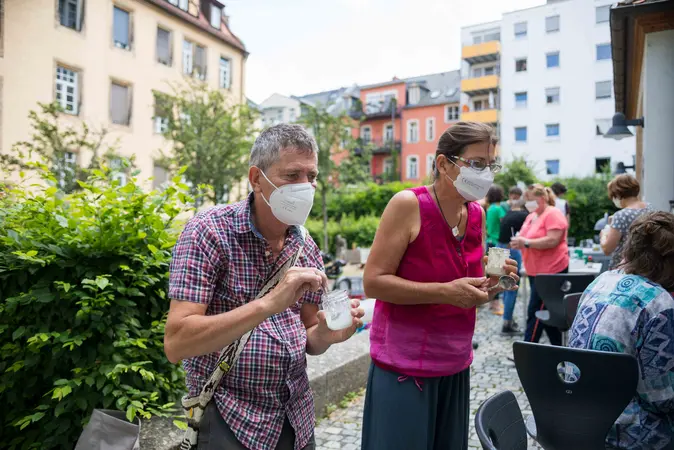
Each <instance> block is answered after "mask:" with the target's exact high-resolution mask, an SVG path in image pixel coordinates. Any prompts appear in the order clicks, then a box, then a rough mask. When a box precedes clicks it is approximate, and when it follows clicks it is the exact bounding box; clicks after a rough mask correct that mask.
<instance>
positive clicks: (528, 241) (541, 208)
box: [510, 184, 569, 345]
mask: <svg viewBox="0 0 674 450" xmlns="http://www.w3.org/2000/svg"><path fill="white" fill-rule="evenodd" d="M525 198H526V203H525V204H524V205H525V207H526V209H527V210H528V211H529V213H530V214H529V215H528V216H527V218H526V220H525V221H524V225H522V229H521V230H520V233H519V235H518V236H515V237H514V238H513V239H512V240H511V241H510V246H511V247H512V248H514V249H519V250H522V262H523V265H524V267H525V268H526V273H527V276H528V277H529V281H530V283H529V284H530V285H531V297H530V300H529V309H528V311H527V329H526V332H525V333H524V340H526V341H528V342H538V341H539V340H540V338H541V334H542V333H543V330H545V332H546V333H547V334H548V338H550V343H551V344H552V345H561V344H562V335H561V332H560V331H559V330H558V329H557V328H554V327H549V326H547V325H544V324H543V323H541V322H540V321H539V320H538V319H537V318H536V311H539V310H543V309H545V305H544V304H543V300H542V299H541V297H540V296H539V295H538V292H536V283H535V281H536V276H538V275H539V274H554V273H566V272H568V270H569V248H568V246H567V244H566V237H567V232H568V230H569V222H568V221H567V220H566V217H565V216H564V213H562V212H561V211H560V210H559V209H557V208H555V197H554V194H553V193H552V191H550V189H549V188H546V187H544V186H542V185H540V184H534V185H533V186H530V187H529V189H528V190H527V192H526V193H525Z"/></svg>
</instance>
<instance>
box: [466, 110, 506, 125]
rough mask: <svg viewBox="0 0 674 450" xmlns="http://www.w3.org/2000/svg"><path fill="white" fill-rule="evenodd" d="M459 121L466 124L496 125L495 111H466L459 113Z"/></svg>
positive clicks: (496, 113) (496, 115)
mask: <svg viewBox="0 0 674 450" xmlns="http://www.w3.org/2000/svg"><path fill="white" fill-rule="evenodd" d="M461 120H463V121H466V122H483V123H497V122H498V110H497V109H482V110H480V111H468V112H462V113H461Z"/></svg>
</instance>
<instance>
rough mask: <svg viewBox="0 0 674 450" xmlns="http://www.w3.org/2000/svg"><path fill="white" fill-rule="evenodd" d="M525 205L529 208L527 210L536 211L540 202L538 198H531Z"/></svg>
mask: <svg viewBox="0 0 674 450" xmlns="http://www.w3.org/2000/svg"><path fill="white" fill-rule="evenodd" d="M524 207H525V208H526V209H527V211H529V212H534V211H536V210H537V209H538V202H537V201H536V200H529V201H528V202H526V203H525V204H524Z"/></svg>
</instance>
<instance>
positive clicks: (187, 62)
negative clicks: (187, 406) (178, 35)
mask: <svg viewBox="0 0 674 450" xmlns="http://www.w3.org/2000/svg"><path fill="white" fill-rule="evenodd" d="M183 74H185V75H189V76H192V77H194V78H196V79H198V80H202V81H203V80H205V79H206V48H205V47H203V46H201V45H199V44H195V43H194V42H190V41H188V40H187V39H185V40H184V41H183Z"/></svg>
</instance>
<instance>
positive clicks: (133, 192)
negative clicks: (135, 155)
mask: <svg viewBox="0 0 674 450" xmlns="http://www.w3.org/2000/svg"><path fill="white" fill-rule="evenodd" d="M33 170H34V171H37V172H38V173H39V174H40V175H41V176H42V177H44V183H42V184H39V185H33V186H30V187H28V188H25V187H24V186H21V185H19V186H16V187H14V188H12V189H10V190H9V191H8V193H7V195H6V196H4V197H3V198H0V396H1V397H2V399H3V407H2V408H1V409H0V429H2V444H3V445H2V447H3V448H21V449H56V448H72V446H73V443H74V442H75V441H76V440H77V436H78V434H79V433H80V432H81V430H82V425H83V424H84V423H85V421H86V420H87V418H88V417H89V416H90V414H91V411H92V409H93V408H114V409H120V410H123V411H126V414H127V418H129V419H132V418H133V417H135V416H140V417H144V418H148V417H150V416H151V415H154V414H164V413H165V412H166V410H167V408H170V407H171V406H172V402H173V401H174V399H175V398H176V396H177V395H178V394H179V393H180V392H181V391H182V390H183V389H184V384H183V375H182V371H181V369H180V368H179V367H178V366H176V365H173V364H171V363H169V361H168V360H167V359H166V357H165V356H164V352H163V337H164V323H165V314H166V312H167V310H168V302H169V300H168V299H167V297H166V286H167V284H168V267H169V261H170V257H171V253H170V252H171V248H172V247H173V245H174V243H175V241H176V238H177V235H178V229H177V228H178V227H177V226H176V220H177V218H178V216H179V215H180V214H181V213H182V212H184V211H185V209H186V205H188V204H190V203H191V202H192V199H191V197H189V196H187V195H186V194H185V192H184V190H183V189H185V188H186V186H184V185H174V184H171V185H169V186H168V187H167V188H166V189H165V190H163V191H162V192H157V191H154V192H150V193H147V192H144V191H143V190H141V188H140V186H139V185H138V184H137V183H136V180H135V179H134V178H132V179H131V180H130V181H129V182H128V184H126V185H125V186H123V187H122V186H120V185H119V182H118V181H115V180H114V177H113V174H112V173H111V172H110V170H109V169H107V168H103V169H102V170H93V171H92V172H91V173H90V177H89V179H88V180H87V181H86V182H83V181H77V184H78V186H79V189H78V190H77V191H75V192H74V193H71V194H65V193H64V192H63V191H61V190H59V189H58V187H57V186H58V184H57V180H56V178H55V177H54V176H53V174H52V173H51V172H50V171H49V168H48V167H47V166H46V165H35V166H34V167H33ZM179 178H180V177H176V179H174V183H175V182H177V181H179Z"/></svg>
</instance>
